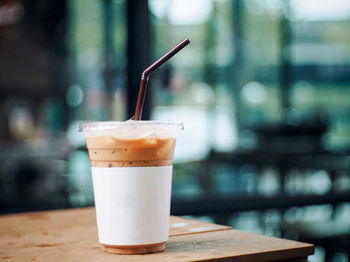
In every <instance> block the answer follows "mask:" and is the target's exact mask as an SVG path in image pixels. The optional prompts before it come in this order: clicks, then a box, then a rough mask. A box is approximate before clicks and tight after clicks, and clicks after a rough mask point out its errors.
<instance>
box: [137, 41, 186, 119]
mask: <svg viewBox="0 0 350 262" xmlns="http://www.w3.org/2000/svg"><path fill="white" fill-rule="evenodd" d="M189 43H190V40H189V39H188V38H186V39H185V40H183V41H182V42H181V43H179V44H178V45H177V46H175V47H174V48H173V49H171V50H170V51H168V52H167V53H166V54H165V55H163V56H162V57H161V58H159V59H158V60H157V61H155V62H154V63H153V64H152V65H151V66H149V67H148V68H147V69H146V70H145V71H143V73H142V76H141V82H140V89H139V96H138V98H137V104H136V111H135V116H134V120H141V115H142V109H143V103H144V101H145V95H146V90H147V83H148V78H149V75H150V74H151V73H152V72H153V71H154V70H156V69H157V68H158V67H160V66H161V65H162V64H164V63H165V62H166V61H168V60H169V59H170V58H172V57H173V56H174V55H175V54H176V53H177V52H179V51H180V50H181V49H182V48H184V47H185V46H187V45H188V44H189Z"/></svg>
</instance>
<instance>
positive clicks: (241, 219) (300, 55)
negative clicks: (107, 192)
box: [0, 0, 350, 262]
mask: <svg viewBox="0 0 350 262" xmlns="http://www.w3.org/2000/svg"><path fill="white" fill-rule="evenodd" d="M349 29H350V1H347V0H333V1H318V0H192V1H186V0H176V1H175V0H148V1H145V0H135V1H126V0H89V1H84V0H55V1H44V0H35V1H34V0H33V1H29V0H23V1H19V0H4V1H1V2H0V149H1V150H0V159H1V165H0V213H1V214H8V213H15V212H26V211H38V210H47V209H59V208H72V207H85V206H93V204H94V198H93V188H92V182H91V173H90V163H89V159H88V154H87V151H86V146H85V141H84V137H83V134H81V133H79V132H78V125H79V123H81V122H84V121H100V120H121V121H124V120H127V119H129V118H130V117H131V116H132V115H133V113H134V109H135V104H136V97H137V93H138V85H139V81H140V76H141V72H142V71H143V70H144V69H145V68H146V67H147V66H148V65H149V64H151V63H152V62H153V61H154V60H155V59H157V58H159V57H160V56H161V55H162V54H164V53H165V52H166V51H167V50H168V49H169V48H171V47H172V46H174V45H175V44H177V43H178V42H180V41H181V40H183V39H184V38H185V37H188V38H189V39H190V40H191V44H190V45H189V46H188V47H186V48H185V49H184V50H183V51H181V52H180V53H179V54H177V55H176V56H175V57H174V58H173V59H171V60H170V61H168V62H167V63H166V64H165V65H163V66H162V67H161V68H159V69H158V70H157V71H156V72H155V73H153V75H152V76H151V79H150V83H149V87H148V88H149V89H148V93H147V97H146V104H145V108H144V113H143V119H152V120H179V121H182V122H183V123H184V126H185V129H184V130H183V131H181V133H180V135H179V137H178V140H177V147H176V150H175V160H174V174H173V188H172V190H173V192H172V208H171V212H172V214H175V215H184V216H189V217H193V218H196V219H202V220H205V221H210V222H214V223H220V224H226V225H230V226H232V227H234V228H236V229H240V230H244V231H249V232H254V233H258V234H264V235H270V236H277V237H282V238H287V239H294V240H299V241H306V242H310V243H314V244H315V245H316V246H317V247H316V253H315V255H313V256H312V257H311V258H310V259H311V260H312V261H337V262H338V261H349V249H350V150H349V149H350V131H349V130H350V33H349V32H350V30H349Z"/></svg>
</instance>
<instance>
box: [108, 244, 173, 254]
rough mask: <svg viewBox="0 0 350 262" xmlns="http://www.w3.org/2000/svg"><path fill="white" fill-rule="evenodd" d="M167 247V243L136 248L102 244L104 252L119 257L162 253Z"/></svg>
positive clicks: (136, 246)
mask: <svg viewBox="0 0 350 262" xmlns="http://www.w3.org/2000/svg"><path fill="white" fill-rule="evenodd" d="M165 246H166V242H162V243H156V244H149V245H135V246H114V245H105V244H102V250H103V251H104V252H107V253H112V254H119V255H138V254H147V253H157V252H161V251H164V250H165Z"/></svg>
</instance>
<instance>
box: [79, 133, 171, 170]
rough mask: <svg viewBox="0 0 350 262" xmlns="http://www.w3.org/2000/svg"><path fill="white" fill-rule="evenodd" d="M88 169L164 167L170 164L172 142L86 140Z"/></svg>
mask: <svg viewBox="0 0 350 262" xmlns="http://www.w3.org/2000/svg"><path fill="white" fill-rule="evenodd" d="M86 143H87V147H88V151H89V157H90V160H91V166H92V167H140V166H168V165H171V164H172V160H173V155H174V148H175V144H176V139H175V138H174V137H168V138H161V137H157V136H155V135H150V136H147V137H143V138H133V139H126V138H118V137H114V136H111V135H108V136H99V137H87V138H86Z"/></svg>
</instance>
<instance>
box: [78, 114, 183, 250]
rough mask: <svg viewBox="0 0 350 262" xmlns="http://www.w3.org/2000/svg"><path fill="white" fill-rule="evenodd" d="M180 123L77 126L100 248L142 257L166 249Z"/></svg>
mask: <svg viewBox="0 0 350 262" xmlns="http://www.w3.org/2000/svg"><path fill="white" fill-rule="evenodd" d="M182 128H183V125H182V123H176V122H159V121H132V120H129V121H125V122H115V121H113V122H112V121H106V122H91V123H84V124H81V125H80V131H83V132H84V134H85V137H86V143H87V148H88V151H89V157H90V161H91V168H92V177H93V186H94V196H95V206H96V217H97V227H98V235H99V241H100V243H101V244H102V247H103V250H104V251H105V252H109V253H117V254H142V253H153V252H160V251H163V250H164V249H165V245H166V242H167V240H168V234H169V216H170V197H171V181H172V169H173V168H172V161H173V155H174V149H175V144H176V137H177V134H178V132H179V130H181V129H182Z"/></svg>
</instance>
